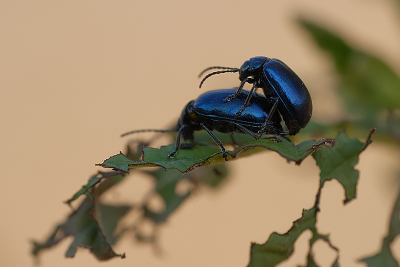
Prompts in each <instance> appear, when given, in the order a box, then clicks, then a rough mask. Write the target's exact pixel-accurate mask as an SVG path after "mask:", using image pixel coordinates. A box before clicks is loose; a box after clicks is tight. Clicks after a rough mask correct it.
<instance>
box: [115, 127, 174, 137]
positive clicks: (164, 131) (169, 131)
mask: <svg viewBox="0 0 400 267" xmlns="http://www.w3.org/2000/svg"><path fill="white" fill-rule="evenodd" d="M177 131H178V130H154V129H145V130H136V131H130V132H127V133H124V134H121V137H124V136H126V135H129V134H133V133H145V132H155V133H171V132H177Z"/></svg>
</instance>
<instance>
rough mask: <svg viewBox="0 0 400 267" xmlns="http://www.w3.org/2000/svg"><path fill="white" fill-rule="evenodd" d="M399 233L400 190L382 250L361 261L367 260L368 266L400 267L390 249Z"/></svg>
mask: <svg viewBox="0 0 400 267" xmlns="http://www.w3.org/2000/svg"><path fill="white" fill-rule="evenodd" d="M398 235H400V190H399V193H398V196H397V199H396V201H395V204H394V207H393V210H392V214H391V216H390V223H389V233H388V234H387V236H386V237H385V238H384V239H383V242H382V248H381V251H380V252H379V253H377V254H376V255H374V256H371V257H367V258H363V259H361V260H360V261H361V262H365V263H366V264H367V265H368V267H380V266H385V267H398V266H399V263H398V262H397V261H396V259H395V258H394V257H393V254H392V251H391V249H390V245H391V244H392V243H393V241H394V239H395V238H396V237H397V236H398Z"/></svg>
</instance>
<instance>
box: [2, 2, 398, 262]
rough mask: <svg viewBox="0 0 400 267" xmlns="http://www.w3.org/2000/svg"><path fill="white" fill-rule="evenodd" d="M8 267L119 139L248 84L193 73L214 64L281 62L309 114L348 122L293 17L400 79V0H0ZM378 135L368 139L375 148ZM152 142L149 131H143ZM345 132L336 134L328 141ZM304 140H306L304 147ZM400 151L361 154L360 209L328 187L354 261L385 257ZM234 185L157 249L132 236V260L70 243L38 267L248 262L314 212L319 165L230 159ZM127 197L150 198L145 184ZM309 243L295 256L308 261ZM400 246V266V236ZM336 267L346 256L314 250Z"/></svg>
mask: <svg viewBox="0 0 400 267" xmlns="http://www.w3.org/2000/svg"><path fill="white" fill-rule="evenodd" d="M0 6H1V8H0V21H1V23H0V36H1V37H0V40H1V41H0V46H1V49H0V73H1V74H0V86H1V87H0V88H1V98H0V110H1V115H0V120H1V125H2V129H3V130H2V131H1V138H0V146H1V151H2V153H1V154H0V156H1V162H3V163H2V164H3V168H2V169H3V171H2V173H3V175H2V177H1V180H0V183H1V184H0V201H1V207H0V214H1V220H0V251H1V253H0V254H1V257H0V264H1V265H2V266H32V265H33V260H32V257H31V256H30V249H31V245H30V243H29V241H30V240H31V239H35V240H44V238H45V237H46V235H48V234H49V233H50V231H51V229H52V227H53V226H54V225H55V224H56V223H59V222H61V221H62V220H64V219H65V216H66V215H67V214H68V213H69V212H70V209H69V207H68V206H67V205H65V204H63V201H65V200H66V199H68V198H70V197H71V196H72V194H73V193H75V192H76V191H77V190H78V189H79V188H81V186H82V185H84V184H86V182H87V179H88V178H89V176H90V175H92V174H93V173H95V172H96V171H98V170H100V169H101V168H100V167H95V166H94V164H95V163H101V162H102V161H103V160H104V159H106V158H108V157H110V156H111V155H114V154H117V153H119V151H121V150H123V149H124V147H125V144H126V142H127V141H128V138H125V139H124V138H120V137H119V136H120V134H122V133H124V132H127V131H130V130H134V129H145V128H156V129H157V128H165V127H166V126H168V125H170V124H171V123H174V122H176V119H177V118H178V116H179V114H180V112H181V110H182V108H183V107H184V106H185V105H186V103H187V102H188V101H189V100H192V99H195V98H197V96H198V95H199V94H200V93H202V92H204V91H206V90H211V89H221V88H231V87H235V86H238V84H239V83H238V79H237V74H225V75H220V76H216V77H213V78H210V79H209V80H208V81H207V83H205V84H204V86H203V88H202V89H201V90H200V89H198V85H199V82H200V80H199V79H198V78H197V75H198V74H199V73H200V71H202V70H203V69H204V68H206V67H209V66H214V65H220V66H229V67H240V66H241V64H242V63H243V62H244V61H245V60H247V59H249V58H250V57H254V56H267V57H272V58H278V59H281V60H282V61H284V62H285V63H286V64H287V65H289V66H290V67H291V68H292V69H293V70H294V71H295V72H296V73H297V74H298V75H299V76H300V77H301V79H302V80H303V81H304V83H305V84H306V85H307V87H308V89H309V91H310V93H311V96H312V99H313V105H314V110H313V119H315V120H317V121H323V122H329V121H334V120H335V118H338V117H341V118H343V117H344V116H346V112H345V111H344V110H343V107H342V103H341V101H340V99H339V97H338V96H337V94H336V92H335V90H334V88H335V83H336V81H335V75H334V67H333V65H332V61H331V59H330V58H329V57H328V56H327V55H326V54H324V53H323V52H321V50H320V49H319V48H318V47H317V46H316V45H315V43H314V42H313V40H312V39H311V38H310V36H309V35H308V34H307V32H306V31H305V30H304V29H302V28H301V27H300V26H299V25H298V24H297V23H296V19H297V18H298V17H299V16H302V17H303V18H307V19H311V20H313V21H316V22H318V23H321V24H322V25H325V26H326V27H329V28H330V29H331V30H333V31H335V32H337V33H340V35H341V36H342V37H343V38H345V39H346V40H347V41H348V42H349V43H351V44H352V45H354V46H357V47H359V48H360V49H362V50H364V51H369V52H371V53H373V54H374V55H376V56H379V57H380V58H382V59H383V60H384V61H385V62H387V63H388V64H389V65H390V66H391V67H392V68H393V69H394V70H396V71H397V72H398V73H399V72H400V59H399V58H400V49H399V44H400V34H399V18H400V16H399V13H398V10H399V9H398V6H396V2H395V1H390V0H379V1H378V0H369V1H361V0H354V1H346V0H339V1H338V0H336V1H331V0H329V1H309V0H297V1H294V0H291V1H246V2H243V1H241V2H239V1H208V0H206V1H158V2H154V1H83V2H71V1H68V2H66V1H56V2H55V1H8V0H3V1H2V2H1V4H0ZM367 134H368V132H367V131H366V132H365V133H364V134H362V135H360V136H351V137H358V138H360V139H361V140H362V141H365V138H366V137H367ZM145 136H146V135H142V136H141V137H143V138H144V137H145ZM329 137H334V136H329ZM298 141H300V140H298ZM398 162H399V155H398V151H397V150H396V147H394V146H393V145H390V144H383V143H379V142H374V143H373V144H372V145H371V146H370V147H368V149H367V150H366V151H365V152H364V153H363V154H362V155H361V157H360V163H359V164H358V165H357V169H359V170H360V180H359V186H358V191H357V199H356V200H353V201H351V202H350V203H348V204H347V205H346V206H343V204H342V201H343V199H344V192H343V189H342V187H341V186H340V185H339V183H337V182H336V181H331V182H328V183H327V184H326V185H325V187H324V188H323V191H322V199H321V213H320V214H319V217H318V227H319V230H320V232H321V233H324V234H327V233H329V234H330V238H331V241H332V243H333V244H334V245H335V246H337V247H338V248H339V249H340V263H341V265H342V266H365V265H364V264H361V263H357V262H356V261H357V260H358V259H360V258H362V257H365V256H368V255H372V254H374V253H376V252H377V251H378V250H379V249H380V246H381V241H382V237H383V236H384V235H385V234H386V233H387V225H388V223H389V216H390V212H391V209H392V206H393V203H394V200H395V197H396V193H397V186H396V185H397V184H396V179H397V177H396V175H397V171H398ZM228 166H229V167H230V168H231V174H232V175H231V177H230V180H229V181H228V182H227V183H226V184H225V185H224V186H223V187H222V188H220V190H218V191H217V192H214V191H211V190H201V191H199V192H198V193H197V194H196V195H194V196H192V197H191V198H190V199H189V200H188V201H187V202H186V203H185V204H184V205H183V206H182V207H181V208H180V209H179V210H178V211H177V212H176V213H174V214H173V216H171V218H170V219H169V221H168V222H167V223H166V224H165V225H164V226H163V227H162V228H161V229H160V236H159V238H160V240H159V244H160V247H161V249H162V253H161V254H155V253H154V250H153V248H152V247H151V246H150V245H142V244H138V243H136V242H135V241H134V239H133V238H130V237H125V238H123V239H122V240H121V241H120V242H119V243H118V245H117V246H116V247H115V251H116V252H117V253H122V252H125V253H126V256H127V257H126V259H124V260H120V259H118V258H116V259H112V260H110V261H108V262H105V263H100V262H98V261H97V260H96V259H95V258H94V257H93V256H92V255H91V254H90V253H89V252H88V251H87V250H84V249H80V250H78V253H77V255H76V256H75V258H74V259H66V258H64V253H65V251H66V249H67V248H68V246H69V243H70V242H71V239H69V240H65V241H64V242H62V243H61V244H59V245H58V246H57V247H56V248H54V249H52V250H50V251H46V252H45V253H43V255H41V257H40V260H41V266H43V267H46V266H88V265H90V266H97V265H100V264H101V265H102V266H193V267H196V266H199V267H200V266H245V265H247V263H248V260H249V251H250V243H251V242H257V243H264V242H265V241H266V240H267V238H268V237H269V235H270V234H271V233H272V232H273V231H277V232H278V233H284V232H286V231H287V230H288V229H290V227H291V225H292V221H294V220H296V219H298V218H300V216H301V211H302V209H303V208H304V209H308V208H311V207H312V205H313V203H314V199H315V194H316V192H317V188H318V181H319V169H318V168H317V167H316V165H315V161H314V160H313V159H312V158H311V157H310V158H307V159H306V160H305V161H304V162H303V163H302V164H301V166H296V165H295V164H294V163H291V164H288V163H287V162H286V160H285V159H283V158H281V157H280V156H278V155H277V154H275V153H268V152H265V153H262V154H257V155H255V156H252V157H248V158H244V159H241V160H238V161H233V162H229V163H228ZM122 187H123V188H120V191H119V193H118V192H117V193H115V196H114V197H115V198H117V199H118V198H120V199H121V200H122V201H125V198H126V197H127V195H128V196H129V195H130V194H131V195H135V194H140V192H142V191H143V190H145V188H147V187H148V182H146V181H145V180H144V179H141V178H140V177H139V178H138V179H137V180H135V177H134V176H132V177H130V179H129V181H126V182H125V184H124V185H123V186H122ZM310 236H311V233H308V232H306V233H304V234H303V235H302V236H301V237H300V239H299V240H298V241H297V243H296V250H295V252H294V255H293V256H292V258H290V259H289V261H287V262H285V263H283V264H282V265H281V266H296V265H298V264H305V260H306V259H305V256H306V253H307V250H308V248H307V247H308V239H309V238H310ZM392 250H393V252H394V254H395V257H397V259H398V260H399V259H400V240H399V238H397V240H395V242H394V243H393V246H392ZM314 254H315V258H316V261H317V262H318V263H319V264H320V265H321V266H329V264H331V263H332V261H333V260H334V258H335V253H334V252H333V251H332V250H331V249H330V248H329V247H328V246H327V245H326V244H325V243H322V242H321V243H318V244H317V245H316V246H315V249H314Z"/></svg>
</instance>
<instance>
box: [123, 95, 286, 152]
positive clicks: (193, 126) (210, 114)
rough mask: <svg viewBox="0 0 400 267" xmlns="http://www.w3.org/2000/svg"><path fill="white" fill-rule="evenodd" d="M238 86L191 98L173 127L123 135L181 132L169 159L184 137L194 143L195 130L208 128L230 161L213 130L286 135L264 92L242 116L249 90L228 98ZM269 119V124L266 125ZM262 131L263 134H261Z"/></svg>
mask: <svg viewBox="0 0 400 267" xmlns="http://www.w3.org/2000/svg"><path fill="white" fill-rule="evenodd" d="M236 91H237V88H233V89H223V90H214V91H208V92H206V93H204V94H202V95H200V96H199V97H198V98H197V99H196V100H192V101H190V102H189V103H188V104H187V105H186V107H185V108H184V109H183V111H182V114H181V117H180V118H179V120H178V123H177V125H176V126H175V127H174V128H173V129H171V130H151V129H149V130H136V131H132V132H128V133H125V134H123V135H122V136H125V135H128V134H131V133H138V132H163V133H164V132H178V136H177V139H176V144H175V150H174V151H172V152H171V153H170V154H169V155H168V158H171V157H173V156H174V155H175V154H176V153H177V151H178V149H179V147H180V140H181V136H182V137H183V139H184V140H190V141H191V143H190V144H191V146H193V145H194V137H193V133H194V132H195V131H199V130H205V131H207V133H208V134H209V135H210V136H211V138H212V139H214V141H215V142H216V143H217V145H218V146H219V147H220V148H221V152H222V156H223V157H224V159H225V160H227V153H226V151H225V148H224V146H223V145H222V143H221V141H220V140H219V139H218V138H217V137H216V136H215V135H214V134H213V133H212V130H215V131H218V132H221V133H233V132H238V133H245V134H249V135H251V136H253V137H254V138H255V139H259V138H261V136H262V135H263V134H273V135H276V134H279V135H285V134H287V133H286V132H283V129H282V125H281V117H280V116H279V114H278V113H276V112H275V113H270V110H271V108H272V106H273V103H271V101H269V100H268V99H267V98H265V97H264V96H263V95H260V94H257V93H254V94H253V96H252V97H251V99H250V100H249V104H248V107H247V108H246V109H245V110H244V111H243V112H242V115H241V116H240V117H238V116H236V114H237V112H239V110H240V109H241V107H242V106H243V105H244V103H245V101H247V98H248V95H249V91H246V90H242V93H241V94H240V95H238V96H237V97H235V98H233V99H232V100H231V101H229V102H228V103H224V100H225V99H226V98H227V97H229V96H231V95H232V94H235V93H236ZM265 121H268V123H267V124H266V125H265ZM258 133H259V135H257V134H258Z"/></svg>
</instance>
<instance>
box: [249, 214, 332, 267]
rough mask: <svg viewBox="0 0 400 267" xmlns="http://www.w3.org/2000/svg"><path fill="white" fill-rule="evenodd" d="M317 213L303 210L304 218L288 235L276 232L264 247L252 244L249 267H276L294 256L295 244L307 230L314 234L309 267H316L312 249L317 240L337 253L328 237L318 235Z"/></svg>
mask: <svg viewBox="0 0 400 267" xmlns="http://www.w3.org/2000/svg"><path fill="white" fill-rule="evenodd" d="M317 212H318V208H317V207H313V208H311V209H309V210H303V214H302V217H301V218H300V219H298V220H297V221H294V222H293V226H292V228H291V229H290V230H289V231H288V232H287V233H285V234H278V233H276V232H274V233H272V234H271V235H270V236H269V238H268V240H267V242H265V243H264V244H262V245H260V244H256V243H252V245H251V252H250V263H249V265H248V266H249V267H274V266H276V265H277V264H279V263H281V262H283V261H285V260H286V259H288V258H289V257H290V256H291V255H292V254H293V251H294V244H295V242H296V240H297V238H298V237H299V236H300V235H301V234H302V233H303V232H304V231H306V230H310V231H311V233H312V237H311V239H310V241H309V244H310V252H309V254H308V264H307V266H316V265H313V263H314V261H313V258H312V253H311V249H312V246H313V244H314V243H315V242H316V241H317V240H319V239H322V240H324V241H325V242H327V243H328V245H329V246H330V247H331V248H332V249H334V250H335V251H337V248H335V247H334V246H333V245H332V244H331V243H330V241H329V238H328V236H326V235H321V234H319V233H318V231H317V228H316V225H315V224H316V222H317ZM337 259H338V258H337ZM337 259H336V261H335V262H337ZM334 264H335V263H334ZM333 266H334V265H333Z"/></svg>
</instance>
